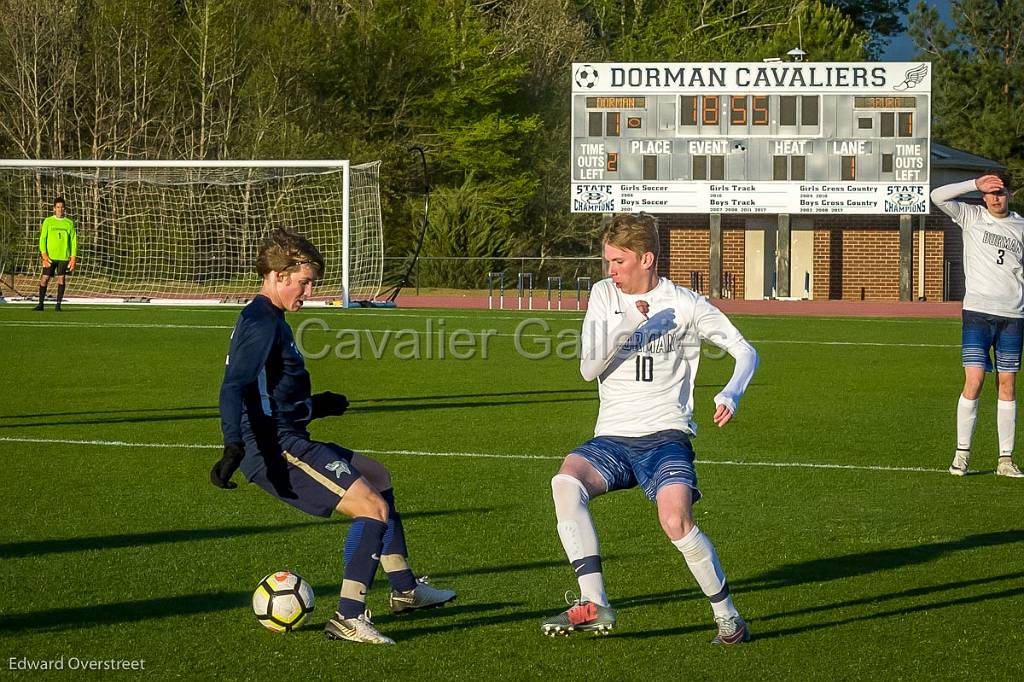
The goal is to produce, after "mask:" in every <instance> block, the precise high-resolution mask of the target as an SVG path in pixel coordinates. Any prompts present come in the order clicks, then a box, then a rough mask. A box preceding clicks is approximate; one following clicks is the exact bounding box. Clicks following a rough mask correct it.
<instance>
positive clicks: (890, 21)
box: [827, 0, 909, 58]
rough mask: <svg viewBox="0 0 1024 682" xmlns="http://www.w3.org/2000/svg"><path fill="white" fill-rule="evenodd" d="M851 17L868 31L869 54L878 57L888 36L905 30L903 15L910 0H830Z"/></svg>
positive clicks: (858, 26) (862, 28)
mask: <svg viewBox="0 0 1024 682" xmlns="http://www.w3.org/2000/svg"><path fill="white" fill-rule="evenodd" d="M827 4H829V5H833V6H835V7H836V8H837V9H839V10H840V11H841V12H842V13H843V14H845V15H846V16H848V17H850V19H852V20H853V23H854V24H855V25H856V26H857V28H859V29H861V30H863V31H866V32H867V33H868V35H869V39H868V41H867V45H866V48H867V52H868V56H870V57H872V58H877V57H878V56H879V55H880V54H881V52H882V50H883V49H884V48H885V46H886V44H887V43H888V42H889V41H888V38H890V37H892V36H894V35H896V34H898V33H902V32H903V28H904V27H903V17H904V16H905V15H906V13H907V6H908V4H909V1H908V0H830V1H829V2H828V3H827Z"/></svg>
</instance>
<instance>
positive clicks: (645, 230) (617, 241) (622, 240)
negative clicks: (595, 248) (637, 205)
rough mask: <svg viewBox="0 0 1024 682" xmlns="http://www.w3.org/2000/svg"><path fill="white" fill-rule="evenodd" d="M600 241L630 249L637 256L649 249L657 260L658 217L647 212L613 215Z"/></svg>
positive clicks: (659, 246) (619, 247)
mask: <svg viewBox="0 0 1024 682" xmlns="http://www.w3.org/2000/svg"><path fill="white" fill-rule="evenodd" d="M601 243H602V244H608V245H610V246H614V247H615V248H617V249H625V250H626V251H632V252H633V253H635V254H637V255H638V256H642V255H644V254H645V253H647V252H648V251H650V252H651V253H653V254H654V260H655V262H657V260H658V253H659V252H660V250H661V240H660V239H659V237H658V219H657V218H655V217H654V216H652V215H651V214H649V213H620V214H618V215H616V216H613V217H612V221H611V223H609V224H608V227H607V228H605V231H604V234H603V235H602V236H601Z"/></svg>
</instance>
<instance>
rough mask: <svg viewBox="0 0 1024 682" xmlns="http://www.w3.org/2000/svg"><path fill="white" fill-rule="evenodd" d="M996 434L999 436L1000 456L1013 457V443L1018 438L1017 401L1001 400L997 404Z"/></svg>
mask: <svg viewBox="0 0 1024 682" xmlns="http://www.w3.org/2000/svg"><path fill="white" fill-rule="evenodd" d="M996 432H997V433H998V434H999V456H1000V457H1010V456H1012V455H1013V441H1014V440H1016V437H1017V401H1016V400H1000V401H998V402H997V403H996Z"/></svg>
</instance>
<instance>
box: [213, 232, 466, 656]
mask: <svg viewBox="0 0 1024 682" xmlns="http://www.w3.org/2000/svg"><path fill="white" fill-rule="evenodd" d="M323 269H324V259H323V256H322V255H320V252H319V251H318V250H317V249H316V247H315V246H313V244H311V243H310V242H309V241H308V240H307V239H306V238H305V237H303V236H302V235H299V234H297V233H295V232H291V231H289V230H287V229H284V228H278V229H275V230H273V231H272V232H271V233H270V234H269V235H268V236H267V238H266V239H265V240H264V242H263V244H262V246H261V247H260V251H259V256H258V258H257V259H256V271H257V272H258V273H259V274H260V275H261V276H262V277H263V286H262V288H261V289H260V292H259V294H258V295H257V296H256V297H255V298H254V299H253V301H252V302H251V303H249V305H247V306H246V307H245V308H244V309H243V310H242V313H241V315H239V318H238V322H237V323H236V324H235V329H234V331H233V332H232V334H231V349H230V352H229V354H228V358H227V367H226V368H225V371H224V383H223V384H222V385H221V390H220V416H221V430H222V431H223V435H224V454H223V457H222V458H221V459H220V461H218V462H217V463H216V464H215V465H214V467H213V470H212V471H211V472H210V478H211V480H212V482H213V484H214V485H216V486H218V487H221V488H228V489H230V488H234V487H235V484H234V483H233V482H232V481H231V476H232V474H233V473H234V471H235V470H236V469H237V468H239V466H240V467H241V469H242V472H243V473H244V474H245V476H246V478H247V479H248V480H249V481H250V482H252V483H255V484H256V485H258V486H260V487H261V488H263V489H264V490H265V491H267V492H268V493H269V494H271V495H273V496H274V497H276V498H278V499H279V500H281V501H283V502H286V503H287V504H290V505H292V506H294V507H296V508H297V509H300V510H302V511H304V512H306V513H307V514H311V515H313V516H323V517H329V516H331V514H333V513H334V512H335V511H337V512H340V513H342V514H345V515H346V516H349V517H351V518H352V525H351V527H350V529H349V532H348V536H347V537H346V539H345V548H344V555H345V573H344V579H343V581H342V584H341V597H340V599H339V601H338V609H337V612H336V613H335V614H334V617H333V618H331V620H330V621H328V623H327V625H326V627H325V628H324V631H325V633H326V634H327V636H328V637H329V638H331V639H346V640H350V641H354V642H367V643H371V644H394V641H393V640H392V639H390V638H389V637H385V636H384V635H382V634H381V633H380V632H378V631H377V629H376V627H375V626H374V625H373V623H372V622H371V621H370V618H369V615H368V613H367V612H366V606H365V601H366V593H367V592H368V591H369V589H370V586H371V584H372V583H373V577H374V574H375V573H376V572H377V567H378V565H381V566H383V568H384V571H385V572H386V573H387V576H388V580H389V582H390V583H391V588H392V589H391V596H390V600H389V601H390V605H391V610H392V611H393V612H394V613H402V612H405V611H411V610H414V609H421V608H428V607H432V606H440V605H442V604H445V603H447V602H449V601H451V600H453V599H455V592H452V591H451V590H441V589H437V588H435V587H433V586H431V585H429V584H428V583H427V582H426V581H425V580H423V579H419V580H417V578H416V577H415V575H414V574H413V572H412V570H411V569H410V568H409V564H408V561H407V551H406V543H405V532H404V530H403V528H402V520H401V516H400V515H399V514H398V512H397V511H396V509H395V494H394V490H393V489H392V486H391V478H390V474H389V473H388V470H387V469H386V468H384V466H383V465H382V464H381V463H380V462H377V461H375V460H373V459H370V458H369V457H366V456H364V455H361V454H359V453H356V452H352V451H351V450H348V449H346V448H343V447H341V446H340V445H336V444H334V443H320V442H317V441H314V440H311V438H310V434H309V431H308V427H309V422H310V421H311V420H313V419H317V418H320V417H328V416H337V415H341V414H343V413H344V412H345V410H346V408H347V407H348V400H347V399H346V398H345V396H343V395H339V394H336V393H331V392H326V393H318V394H316V395H312V393H311V388H310V378H309V373H308V372H307V371H306V367H305V363H304V361H303V358H302V355H301V354H300V353H299V351H298V349H297V348H296V345H295V341H294V338H293V336H292V330H291V327H289V326H288V323H287V322H285V312H286V311H288V312H295V311H297V310H300V309H301V308H302V304H303V302H304V301H305V300H306V299H308V298H309V297H310V296H311V295H312V291H313V285H314V283H315V282H316V280H317V278H318V277H319V276H320V274H321V273H322V272H323Z"/></svg>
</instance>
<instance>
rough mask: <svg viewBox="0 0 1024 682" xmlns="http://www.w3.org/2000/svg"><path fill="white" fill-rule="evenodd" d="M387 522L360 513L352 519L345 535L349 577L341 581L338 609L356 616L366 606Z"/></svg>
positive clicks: (346, 574)
mask: <svg viewBox="0 0 1024 682" xmlns="http://www.w3.org/2000/svg"><path fill="white" fill-rule="evenodd" d="M386 530H387V524H385V523H384V522H383V521H378V520H377V519H371V518H367V517H365V516H360V517H358V518H356V519H353V520H352V526H351V527H350V528H349V530H348V535H347V536H346V537H345V577H344V579H343V580H342V582H341V596H340V598H339V599H338V612H339V613H340V614H341V616H342V617H343V618H355V617H356V616H358V615H359V614H361V613H362V612H363V611H365V610H366V593H367V592H369V590H370V586H371V585H373V575H374V574H375V573H376V572H377V566H379V565H380V552H381V544H382V543H383V541H384V531H386Z"/></svg>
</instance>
